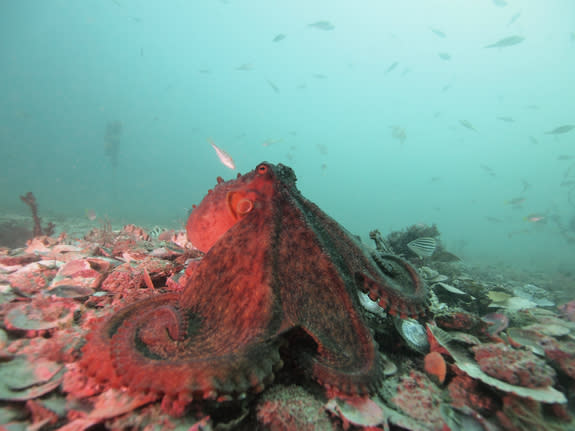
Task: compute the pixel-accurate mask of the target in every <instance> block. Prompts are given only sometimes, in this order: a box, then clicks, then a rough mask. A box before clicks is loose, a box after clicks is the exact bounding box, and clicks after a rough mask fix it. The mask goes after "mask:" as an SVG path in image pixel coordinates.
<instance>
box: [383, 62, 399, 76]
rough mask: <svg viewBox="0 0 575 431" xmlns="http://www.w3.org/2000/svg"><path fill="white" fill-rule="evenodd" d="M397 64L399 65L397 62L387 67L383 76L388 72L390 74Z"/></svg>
mask: <svg viewBox="0 0 575 431" xmlns="http://www.w3.org/2000/svg"><path fill="white" fill-rule="evenodd" d="M398 64H399V62H398V61H396V62H394V63H392V64H391V66H389V67H388V68H387V70H386V71H385V73H384V75H387V74H388V73H389V72H391V71H392V70H393V69H395V68H396V67H397V65H398Z"/></svg>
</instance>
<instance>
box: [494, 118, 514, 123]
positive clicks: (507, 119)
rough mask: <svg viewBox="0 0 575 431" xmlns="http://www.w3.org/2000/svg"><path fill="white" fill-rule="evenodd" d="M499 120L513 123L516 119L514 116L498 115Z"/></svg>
mask: <svg viewBox="0 0 575 431" xmlns="http://www.w3.org/2000/svg"><path fill="white" fill-rule="evenodd" d="M497 119H498V120H500V121H504V122H505V123H513V122H515V120H514V119H513V118H512V117H497Z"/></svg>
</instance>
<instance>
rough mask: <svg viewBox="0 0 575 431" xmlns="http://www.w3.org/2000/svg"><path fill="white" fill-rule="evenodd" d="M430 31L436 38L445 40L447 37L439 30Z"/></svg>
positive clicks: (432, 29)
mask: <svg viewBox="0 0 575 431" xmlns="http://www.w3.org/2000/svg"><path fill="white" fill-rule="evenodd" d="M431 31H432V32H433V34H435V35H436V36H437V37H441V38H445V37H447V35H446V34H445V33H444V32H442V31H441V30H439V29H437V28H433V27H432V28H431Z"/></svg>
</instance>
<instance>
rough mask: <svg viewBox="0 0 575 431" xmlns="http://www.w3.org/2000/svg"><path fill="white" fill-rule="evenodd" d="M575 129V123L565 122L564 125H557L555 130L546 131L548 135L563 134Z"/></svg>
mask: <svg viewBox="0 0 575 431" xmlns="http://www.w3.org/2000/svg"><path fill="white" fill-rule="evenodd" d="M573 129H575V125H573V124H565V125H564V126H559V127H555V128H554V129H553V130H549V131H548V132H545V134H546V135H562V134H563V133H567V132H570V131H571V130H573Z"/></svg>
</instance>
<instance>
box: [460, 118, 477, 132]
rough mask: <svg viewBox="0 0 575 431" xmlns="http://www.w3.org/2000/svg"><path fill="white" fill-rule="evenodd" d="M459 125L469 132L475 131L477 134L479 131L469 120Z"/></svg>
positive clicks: (461, 121) (462, 121)
mask: <svg viewBox="0 0 575 431" xmlns="http://www.w3.org/2000/svg"><path fill="white" fill-rule="evenodd" d="M459 124H461V125H462V126H463V127H465V128H466V129H469V130H473V131H474V132H477V130H476V129H475V127H473V124H471V123H470V122H469V121H467V120H459Z"/></svg>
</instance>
